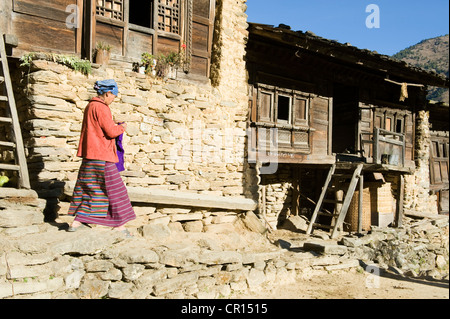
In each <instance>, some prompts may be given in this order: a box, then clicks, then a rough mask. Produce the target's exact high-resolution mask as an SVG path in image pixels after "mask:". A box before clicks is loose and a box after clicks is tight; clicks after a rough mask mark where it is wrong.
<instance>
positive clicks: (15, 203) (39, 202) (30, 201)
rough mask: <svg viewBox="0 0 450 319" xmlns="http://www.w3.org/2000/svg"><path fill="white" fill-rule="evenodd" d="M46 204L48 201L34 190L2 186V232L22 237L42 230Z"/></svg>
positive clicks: (0, 223) (0, 224) (0, 189)
mask: <svg viewBox="0 0 450 319" xmlns="http://www.w3.org/2000/svg"><path fill="white" fill-rule="evenodd" d="M45 205H46V201H45V200H43V199H39V198H38V195H37V193H36V192H35V191H33V190H26V189H14V188H3V187H1V188H0V233H3V234H5V235H8V236H12V237H20V236H22V235H26V234H32V233H37V232H39V231H41V228H40V225H41V224H42V222H43V218H44V215H43V211H44V209H45ZM2 245H5V246H6V243H3V242H2Z"/></svg>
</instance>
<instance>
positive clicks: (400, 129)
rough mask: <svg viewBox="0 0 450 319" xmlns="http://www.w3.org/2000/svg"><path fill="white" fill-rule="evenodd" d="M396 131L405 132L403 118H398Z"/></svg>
mask: <svg viewBox="0 0 450 319" xmlns="http://www.w3.org/2000/svg"><path fill="white" fill-rule="evenodd" d="M395 132H396V133H403V120H402V119H397V121H396V125H395Z"/></svg>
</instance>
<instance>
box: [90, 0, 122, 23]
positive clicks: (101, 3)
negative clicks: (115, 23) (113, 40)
mask: <svg viewBox="0 0 450 319" xmlns="http://www.w3.org/2000/svg"><path fill="white" fill-rule="evenodd" d="M123 1H124V0H97V6H96V14H97V15H99V16H102V17H106V18H111V19H116V20H120V21H123Z"/></svg>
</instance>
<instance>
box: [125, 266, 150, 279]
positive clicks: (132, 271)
mask: <svg viewBox="0 0 450 319" xmlns="http://www.w3.org/2000/svg"><path fill="white" fill-rule="evenodd" d="M144 269H145V266H144V265H140V264H131V265H128V266H126V267H124V268H123V269H122V273H123V278H124V280H125V281H134V280H136V279H138V278H139V277H140V276H141V275H142V274H143V273H144Z"/></svg>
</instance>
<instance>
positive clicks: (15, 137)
mask: <svg viewBox="0 0 450 319" xmlns="http://www.w3.org/2000/svg"><path fill="white" fill-rule="evenodd" d="M0 64H1V70H2V73H0V103H5V104H7V107H6V108H5V110H6V114H1V113H0V124H3V125H5V124H4V123H6V125H5V126H9V127H10V131H11V138H10V141H4V140H5V139H6V137H5V136H1V137H0V148H6V149H10V150H13V151H14V155H15V156H14V159H15V164H9V163H8V164H6V163H0V171H1V170H10V171H17V172H18V174H19V176H18V177H19V183H18V186H19V188H27V189H30V178H29V176H28V167H27V159H26V157H25V150H24V147H23V140H22V132H21V130H20V123H19V117H18V115H17V108H16V102H15V100H14V93H13V89H12V83H11V76H10V74H9V67H8V59H7V56H6V50H5V41H4V38H3V34H2V33H0ZM4 94H6V95H4ZM0 110H1V108H0Z"/></svg>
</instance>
